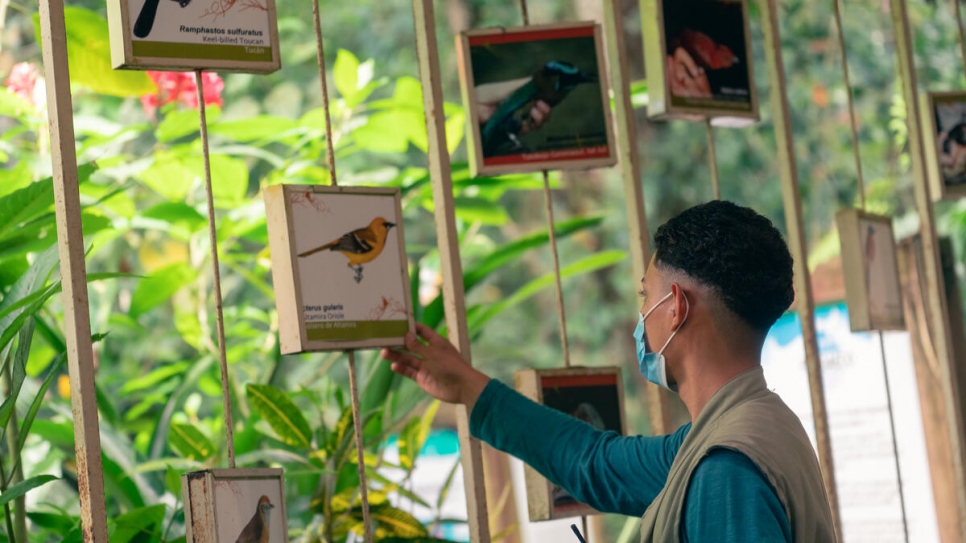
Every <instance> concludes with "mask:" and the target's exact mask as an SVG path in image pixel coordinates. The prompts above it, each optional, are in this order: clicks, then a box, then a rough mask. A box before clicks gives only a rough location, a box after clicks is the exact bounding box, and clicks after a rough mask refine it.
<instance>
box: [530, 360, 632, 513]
mask: <svg viewBox="0 0 966 543" xmlns="http://www.w3.org/2000/svg"><path fill="white" fill-rule="evenodd" d="M513 379H514V383H515V385H516V389H517V390H518V391H519V392H520V393H521V394H523V395H524V396H527V397H528V398H530V399H532V400H534V401H536V402H537V403H541V404H543V405H545V406H547V407H551V408H553V409H556V410H558V411H561V412H563V413H566V414H568V415H570V416H572V417H575V418H577V419H580V420H582V421H584V422H586V423H587V424H590V425H591V426H593V427H594V428H596V429H598V430H601V431H613V432H616V433H618V434H620V435H624V434H625V433H626V432H625V431H626V427H625V419H624V391H623V387H622V386H621V370H620V368H619V367H599V368H585V367H572V368H559V369H527V370H521V371H518V372H516V373H515V374H514V376H513ZM524 470H525V477H526V485H527V503H528V508H529V511H530V520H531V521H539V520H552V519H558V518H566V517H579V516H585V515H592V514H596V513H597V511H596V510H594V509H593V508H591V507H590V506H588V505H585V504H582V503H580V502H578V501H577V500H576V499H574V497H573V496H571V495H570V494H569V493H568V492H567V491H566V490H564V489H563V488H561V487H559V486H557V485H555V484H553V483H552V482H550V481H548V480H547V479H546V478H544V477H543V476H542V475H540V474H539V473H537V471H536V470H534V469H532V468H530V467H529V466H527V467H525V468H524Z"/></svg>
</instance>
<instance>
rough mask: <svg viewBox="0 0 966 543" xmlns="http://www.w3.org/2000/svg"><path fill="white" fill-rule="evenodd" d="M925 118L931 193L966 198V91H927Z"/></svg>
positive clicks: (949, 197)
mask: <svg viewBox="0 0 966 543" xmlns="http://www.w3.org/2000/svg"><path fill="white" fill-rule="evenodd" d="M922 119H923V124H924V127H923V136H922V139H923V142H924V144H925V149H926V157H925V160H926V172H927V174H928V175H929V186H930V189H931V192H932V197H933V198H934V199H936V200H942V199H956V198H966V92H964V91H953V92H930V93H927V94H924V95H923V108H922Z"/></svg>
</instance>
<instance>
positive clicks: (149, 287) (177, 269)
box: [131, 262, 198, 318]
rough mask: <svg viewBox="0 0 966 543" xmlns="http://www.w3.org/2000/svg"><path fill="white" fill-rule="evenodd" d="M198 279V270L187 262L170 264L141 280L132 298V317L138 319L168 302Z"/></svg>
mask: <svg viewBox="0 0 966 543" xmlns="http://www.w3.org/2000/svg"><path fill="white" fill-rule="evenodd" d="M197 277H198V270H196V269H195V268H192V267H191V266H189V265H188V264H187V263H185V262H178V263H175V264H170V265H168V266H165V267H163V268H161V269H160V270H157V271H155V272H154V273H152V274H151V275H150V276H148V277H145V278H144V279H141V281H139V282H138V286H137V288H135V289H134V294H133V295H132V296H131V316H132V317H134V318H138V317H140V316H141V315H143V314H145V313H147V312H148V311H150V310H152V309H154V308H155V307H157V306H159V305H161V304H163V303H164V302H167V301H168V300H169V299H171V296H173V295H174V293H175V292H178V291H179V290H181V287H184V286H185V285H187V284H189V283H191V282H192V281H194V280H195V279H196V278H197Z"/></svg>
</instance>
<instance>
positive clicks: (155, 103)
mask: <svg viewBox="0 0 966 543" xmlns="http://www.w3.org/2000/svg"><path fill="white" fill-rule="evenodd" d="M147 74H148V77H150V78H151V80H152V81H154V85H155V86H156V87H157V88H158V91H157V93H155V94H145V95H143V96H141V105H142V106H143V107H144V113H146V114H147V115H148V117H151V118H154V114H155V112H156V111H157V109H158V108H159V107H161V106H163V105H165V104H169V103H171V102H179V103H181V104H182V105H185V106H187V107H190V108H197V107H198V86H197V84H196V82H195V74H194V73H192V72H151V71H149V72H147ZM201 81H202V84H203V85H204V95H205V105H206V106H212V105H215V106H220V105H222V104H223V103H224V102H223V100H222V99H221V91H223V90H224V89H225V82H224V81H222V79H221V77H219V76H218V74H216V73H212V72H204V73H203V74H202V76H201Z"/></svg>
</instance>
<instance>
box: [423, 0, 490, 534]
mask: <svg viewBox="0 0 966 543" xmlns="http://www.w3.org/2000/svg"><path fill="white" fill-rule="evenodd" d="M412 3H413V17H414V19H415V23H416V56H417V59H418V61H419V79H420V82H421V83H422V87H423V110H424V112H425V115H426V131H427V136H428V139H429V151H428V154H429V175H430V179H431V180H432V185H433V202H434V204H435V206H434V207H435V209H434V215H435V218H436V238H437V243H438V244H439V261H440V268H441V270H442V274H443V307H444V310H445V312H446V329H447V332H448V334H449V340H450V341H451V342H452V343H453V345H455V346H456V348H457V349H459V351H460V354H462V355H463V358H464V359H466V361H467V362H469V361H470V337H469V330H468V327H467V324H466V300H465V298H464V294H465V293H464V291H463V266H462V263H461V262H460V248H459V239H458V237H457V234H456V213H455V211H454V210H455V205H454V203H453V180H452V178H451V172H450V162H449V150H448V149H447V148H446V114H445V113H444V112H443V87H442V82H441V79H440V70H439V48H438V46H437V43H436V14H435V8H434V6H433V0H412ZM456 422H457V431H458V434H459V443H460V456H461V458H462V463H463V484H464V486H465V489H466V513H467V518H468V521H469V528H470V541H472V542H473V543H488V542H489V541H490V526H489V514H488V512H487V506H486V487H485V485H484V479H483V452H482V448H481V443H480V441H479V440H477V439H475V438H473V436H471V435H470V429H469V413H468V412H467V411H466V407H465V406H462V405H460V406H457V407H456Z"/></svg>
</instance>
